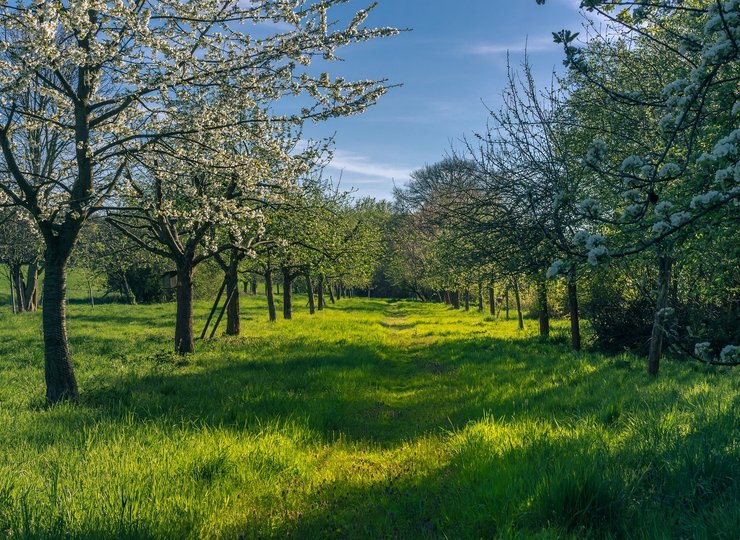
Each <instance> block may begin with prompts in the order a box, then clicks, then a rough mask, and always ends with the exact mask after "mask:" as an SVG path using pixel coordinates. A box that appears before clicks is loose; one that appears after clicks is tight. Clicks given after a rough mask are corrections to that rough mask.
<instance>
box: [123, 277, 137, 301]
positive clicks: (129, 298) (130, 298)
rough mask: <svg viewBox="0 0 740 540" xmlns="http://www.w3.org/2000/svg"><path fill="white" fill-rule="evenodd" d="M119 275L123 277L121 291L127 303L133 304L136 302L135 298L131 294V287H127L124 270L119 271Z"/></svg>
mask: <svg viewBox="0 0 740 540" xmlns="http://www.w3.org/2000/svg"><path fill="white" fill-rule="evenodd" d="M121 276H122V277H123V293H124V294H125V295H126V301H127V302H128V303H129V305H131V306H133V305H134V304H136V298H134V295H133V294H131V287H129V285H128V279H127V278H126V272H125V271H124V272H121Z"/></svg>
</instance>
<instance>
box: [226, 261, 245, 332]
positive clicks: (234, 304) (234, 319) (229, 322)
mask: <svg viewBox="0 0 740 540" xmlns="http://www.w3.org/2000/svg"><path fill="white" fill-rule="evenodd" d="M240 259H241V258H240V257H237V256H235V255H234V254H232V255H231V260H230V261H229V266H228V268H227V270H226V301H227V302H228V306H227V307H226V335H227V336H238V335H239V334H240V333H241V327H242V322H241V302H240V298H239V260H240Z"/></svg>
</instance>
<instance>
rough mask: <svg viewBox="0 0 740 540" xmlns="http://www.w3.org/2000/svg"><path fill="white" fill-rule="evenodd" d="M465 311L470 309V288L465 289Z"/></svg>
mask: <svg viewBox="0 0 740 540" xmlns="http://www.w3.org/2000/svg"><path fill="white" fill-rule="evenodd" d="M465 311H470V289H465Z"/></svg>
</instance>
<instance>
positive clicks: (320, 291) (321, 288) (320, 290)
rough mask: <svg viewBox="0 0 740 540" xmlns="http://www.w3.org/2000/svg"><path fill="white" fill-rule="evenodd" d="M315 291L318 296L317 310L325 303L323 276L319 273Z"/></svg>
mask: <svg viewBox="0 0 740 540" xmlns="http://www.w3.org/2000/svg"><path fill="white" fill-rule="evenodd" d="M316 292H317V295H318V297H319V305H318V309H319V311H323V309H324V307H325V305H326V304H325V303H324V276H323V275H321V274H319V282H318V284H317V285H316Z"/></svg>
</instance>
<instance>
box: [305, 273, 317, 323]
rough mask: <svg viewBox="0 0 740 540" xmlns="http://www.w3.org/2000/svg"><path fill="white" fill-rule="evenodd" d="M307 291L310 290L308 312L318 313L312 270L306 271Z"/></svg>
mask: <svg viewBox="0 0 740 540" xmlns="http://www.w3.org/2000/svg"><path fill="white" fill-rule="evenodd" d="M306 289H307V290H308V312H309V313H310V314H311V315H313V314H314V313H316V302H315V301H314V297H313V282H312V281H311V270H306Z"/></svg>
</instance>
